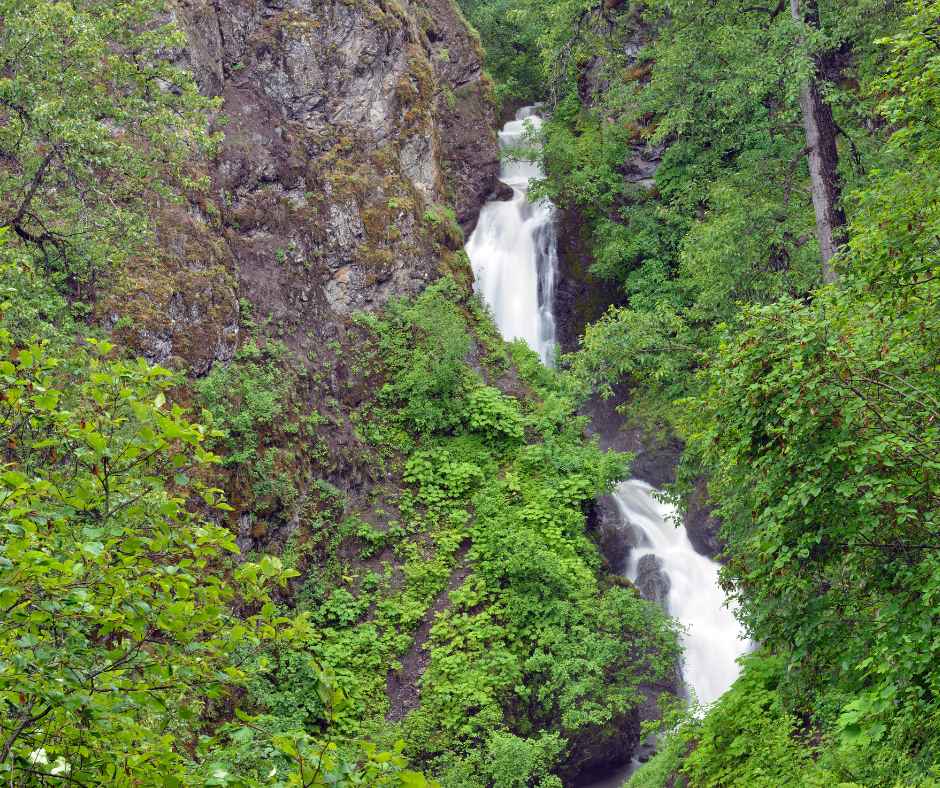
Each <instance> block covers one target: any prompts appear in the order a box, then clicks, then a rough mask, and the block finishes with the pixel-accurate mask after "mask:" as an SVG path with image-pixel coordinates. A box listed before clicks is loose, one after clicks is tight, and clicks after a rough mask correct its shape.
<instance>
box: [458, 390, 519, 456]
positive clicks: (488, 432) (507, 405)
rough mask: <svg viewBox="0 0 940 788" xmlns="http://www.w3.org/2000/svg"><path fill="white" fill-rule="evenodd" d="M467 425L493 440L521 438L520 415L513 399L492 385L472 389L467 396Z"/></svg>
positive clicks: (517, 439)
mask: <svg viewBox="0 0 940 788" xmlns="http://www.w3.org/2000/svg"><path fill="white" fill-rule="evenodd" d="M467 408H468V411H469V418H468V425H469V427H470V429H471V430H473V431H474V432H479V433H482V434H483V435H484V436H486V437H488V438H490V439H493V440H510V441H514V442H515V441H520V440H522V438H523V436H524V433H525V430H524V428H523V423H522V415H521V414H520V413H519V410H518V408H517V407H516V406H515V403H514V402H513V400H511V399H509V398H508V397H506V396H504V395H503V394H501V393H500V392H499V390H498V389H494V388H493V387H492V386H481V387H480V388H476V389H473V390H472V391H471V392H470V394H469V395H468V397H467Z"/></svg>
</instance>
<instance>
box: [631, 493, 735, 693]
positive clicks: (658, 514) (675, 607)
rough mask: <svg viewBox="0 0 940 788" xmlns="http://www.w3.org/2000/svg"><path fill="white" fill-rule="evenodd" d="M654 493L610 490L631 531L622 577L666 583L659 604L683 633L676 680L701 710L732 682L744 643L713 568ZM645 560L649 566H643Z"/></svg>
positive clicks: (716, 565) (674, 514)
mask: <svg viewBox="0 0 940 788" xmlns="http://www.w3.org/2000/svg"><path fill="white" fill-rule="evenodd" d="M654 492H655V491H654V490H653V488H652V487H650V486H649V485H648V484H646V483H645V482H641V481H637V480H632V481H628V482H621V483H620V484H619V485H617V488H616V489H615V490H614V494H613V497H614V500H615V501H616V503H617V507H618V509H619V510H620V514H621V516H622V518H623V522H624V523H625V524H626V525H628V526H630V527H631V528H632V529H633V532H634V537H635V541H636V547H634V548H633V549H632V550H631V551H630V556H629V562H628V564H627V571H626V574H627V577H628V578H629V579H630V580H632V581H634V582H638V581H639V579H640V574H641V572H642V571H643V569H646V570H647V571H649V570H650V569H651V570H652V571H653V572H658V573H660V574H661V576H662V578H663V580H664V581H665V583H666V584H668V591H667V593H666V598H665V599H664V600H662V601H663V602H664V604H665V607H666V609H667V610H668V611H669V613H670V615H672V617H673V618H675V619H676V620H677V621H678V622H679V624H680V625H681V626H682V628H683V633H682V645H683V653H684V658H683V665H682V677H683V679H684V680H685V684H686V687H687V688H688V689H689V690H690V692H691V694H693V695H694V696H695V699H696V700H697V701H698V702H699V703H701V704H702V705H707V704H709V703H712V702H713V701H715V700H717V699H718V697H719V696H720V695H721V694H722V693H723V692H724V691H725V690H726V689H728V687H730V686H731V684H732V682H733V681H734V680H735V679H736V678H737V676H738V665H737V658H738V657H739V656H741V654H743V653H744V652H745V650H746V649H747V645H748V643H747V640H746V638H745V637H744V634H743V633H742V630H741V625H740V624H739V623H738V620H737V619H736V618H735V617H734V613H733V612H732V611H731V610H730V609H729V608H728V607H727V606H726V605H725V595H724V592H723V591H722V590H721V587H720V586H719V585H718V564H716V563H715V562H714V561H712V560H710V559H709V558H706V557H705V556H703V555H700V554H699V553H697V552H696V551H695V548H693V547H692V543H691V542H690V541H689V537H688V534H686V531H685V528H677V527H676V525H675V522H676V517H677V512H676V510H675V508H673V507H672V506H670V505H669V504H666V503H663V502H662V501H659V500H657V498H656V497H654ZM647 556H650V557H653V559H652V561H650V560H649V559H647V560H646V561H644V558H646V557H647ZM651 563H652V564H653V565H652V566H650V564H651ZM644 564H646V567H644V566H643V565H644Z"/></svg>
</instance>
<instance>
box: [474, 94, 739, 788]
mask: <svg viewBox="0 0 940 788" xmlns="http://www.w3.org/2000/svg"><path fill="white" fill-rule="evenodd" d="M541 122H542V120H541V118H539V117H538V116H537V115H536V114H535V108H533V107H526V108H523V109H521V110H520V111H519V112H518V113H517V115H516V119H515V120H514V121H510V122H509V123H507V124H506V126H505V127H504V128H503V130H502V131H501V132H500V135H499V139H500V146H501V147H502V148H503V149H506V148H512V147H514V146H517V145H519V143H520V142H523V141H524V137H525V133H526V127H527V126H528V125H529V124H531V125H532V126H533V127H535V128H538V126H539V125H541ZM542 175H543V173H542V170H541V168H540V167H539V165H538V164H537V163H535V162H530V161H518V160H507V161H504V163H503V166H502V168H501V172H500V180H501V181H503V183H505V184H507V185H509V186H510V187H512V191H513V196H512V199H511V200H508V201H493V202H489V203H487V204H486V205H485V206H484V207H483V210H482V211H481V213H480V220H479V223H478V224H477V227H476V230H474V232H473V234H472V235H471V236H470V238H469V240H468V241H467V246H466V250H467V254H468V255H469V257H470V263H471V266H472V268H473V275H474V279H475V282H476V289H477V292H479V293H480V295H481V296H482V298H483V300H484V302H485V303H486V304H487V305H488V306H489V308H490V310H491V311H492V313H493V316H494V318H495V320H496V324H497V326H498V327H499V330H500V333H501V334H502V335H503V336H504V337H505V338H506V339H510V340H512V339H523V340H525V341H526V342H527V343H528V345H529V346H530V347H531V348H532V349H533V350H535V351H536V352H537V353H538V354H539V356H540V358H541V359H542V361H543V362H544V363H546V364H551V363H553V360H554V359H553V354H554V349H555V319H554V315H553V312H552V302H553V297H554V290H555V280H556V278H557V271H558V256H557V245H556V237H555V225H554V206H552V204H551V203H550V202H547V201H543V202H540V203H536V204H533V203H530V202H529V201H528V194H527V192H528V184H529V180H530V179H531V178H539V177H542ZM655 492H656V491H655V490H654V489H653V488H652V487H650V486H649V485H648V484H646V483H645V482H641V481H636V480H633V481H625V482H621V483H620V484H619V485H618V486H617V488H616V490H615V491H614V499H615V500H616V502H617V506H618V508H619V510H620V514H621V516H622V518H623V523H624V526H626V527H630V528H632V529H633V531H634V533H635V536H636V540H635V541H636V543H637V546H636V547H635V548H633V550H631V553H630V556H629V565H628V568H627V576H628V577H629V578H630V579H631V580H633V581H636V580H637V570H638V567H639V563H640V561H641V560H642V559H643V558H644V556H648V555H654V556H656V558H657V559H658V560H659V561H660V562H661V568H660V571H661V572H662V573H663V574H664V575H665V576H666V577H667V578H668V582H669V592H668V595H667V597H666V599H664V600H663V602H664V604H665V606H666V608H667V611H668V612H669V614H670V615H672V616H673V617H674V618H676V619H677V620H678V621H679V624H680V625H681V626H682V628H683V635H682V645H683V647H684V661H683V671H682V674H683V679H684V681H685V683H686V686H687V688H688V690H689V692H690V695H693V696H694V697H695V699H696V700H697V701H698V702H699V703H700V704H703V705H707V704H709V703H712V702H713V701H715V700H716V699H717V698H718V697H719V696H720V695H721V694H722V693H723V692H724V691H725V690H726V689H728V687H729V686H731V683H732V682H733V681H734V679H735V678H736V677H737V675H738V665H737V663H736V660H737V658H738V657H739V656H740V655H741V654H743V653H744V652H745V651H746V650H747V648H748V643H747V641H746V640H744V639H743V637H742V634H741V629H740V626H739V624H738V622H737V620H736V619H735V617H734V614H733V613H732V611H731V610H729V609H728V607H727V606H726V605H725V596H724V593H723V592H722V590H721V588H720V587H719V585H718V564H716V563H715V562H714V561H712V560H710V559H709V558H706V557H705V556H703V555H700V554H699V553H697V552H695V549H694V548H693V547H692V543H691V542H690V541H689V537H688V535H687V534H686V530H685V528H681V527H680V528H677V527H676V525H675V522H676V512H675V509H674V508H673V507H672V506H670V505H668V504H665V503H662V502H661V501H659V500H657V499H656V497H655ZM635 765H636V764H634V766H635ZM631 771H632V767H626V768H625V769H623V770H619V771H616V772H613V773H611V774H609V775H608V776H607V777H606V778H605V779H604V780H603V781H601V782H599V783H596V784H595V786H593V788H608V786H614V785H620V784H621V783H622V782H623V779H624V778H625V777H626V776H628V775H629V774H630V772H631Z"/></svg>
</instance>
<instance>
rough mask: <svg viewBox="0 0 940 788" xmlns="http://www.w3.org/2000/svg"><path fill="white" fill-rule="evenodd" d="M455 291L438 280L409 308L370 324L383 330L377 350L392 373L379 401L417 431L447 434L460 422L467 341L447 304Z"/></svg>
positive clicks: (453, 309) (400, 305)
mask: <svg viewBox="0 0 940 788" xmlns="http://www.w3.org/2000/svg"><path fill="white" fill-rule="evenodd" d="M455 291H456V285H455V284H454V283H453V282H452V281H450V280H447V279H445V280H442V281H441V282H439V283H436V284H434V285H432V286H431V287H429V288H427V290H425V291H424V293H422V294H421V295H420V296H419V297H418V298H417V299H416V300H415V301H414V303H410V304H409V303H406V302H398V303H397V304H393V305H392V306H391V307H390V310H389V319H388V322H387V323H385V324H378V323H375V322H373V323H372V325H373V326H374V327H376V328H378V327H380V326H381V328H382V329H383V330H382V333H381V335H380V337H379V342H380V348H381V352H382V357H383V359H384V360H385V361H386V363H387V364H388V366H389V369H390V371H391V372H392V375H391V376H390V380H389V381H388V382H387V383H386V384H385V386H384V387H383V389H382V392H381V396H382V398H383V399H384V400H385V401H386V402H394V403H399V402H400V403H402V404H403V413H404V415H405V418H406V420H407V422H408V423H409V425H410V426H412V427H414V428H415V429H417V430H418V431H419V432H436V431H442V430H447V429H450V428H453V427H455V426H457V424H458V423H459V421H460V409H461V406H460V397H461V396H462V395H463V389H464V385H465V381H466V367H465V365H464V359H465V357H466V356H467V354H468V353H469V352H470V336H469V334H468V333H467V329H466V327H465V324H464V321H463V318H462V316H461V314H460V311H459V310H458V308H457V306H456V304H455V303H454V302H453V300H451V298H452V296H453V294H454V293H455ZM449 296H450V297H449ZM361 319H362V320H363V321H365V322H368V318H367V317H362V318H361Z"/></svg>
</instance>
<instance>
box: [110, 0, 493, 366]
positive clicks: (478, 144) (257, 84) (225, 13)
mask: <svg viewBox="0 0 940 788" xmlns="http://www.w3.org/2000/svg"><path fill="white" fill-rule="evenodd" d="M175 16H176V19H177V21H178V22H179V23H180V24H181V26H182V27H183V28H184V29H185V30H186V32H187V34H188V38H189V44H188V47H187V48H186V49H185V50H184V51H182V52H180V53H179V57H180V59H181V60H182V61H183V62H184V63H185V64H186V65H187V66H189V67H190V69H191V70H192V71H193V73H194V74H195V76H196V78H197V80H198V82H199V85H200V87H201V89H202V90H203V91H204V92H205V93H206V94H208V95H212V96H218V97H219V98H220V109H219V115H218V118H217V127H218V128H219V130H220V131H222V132H223V133H224V139H223V140H222V142H221V145H220V148H219V150H218V153H217V156H216V157H215V158H214V160H212V161H209V162H204V163H203V168H204V173H203V174H204V175H206V176H207V177H208V178H210V179H211V183H212V187H211V191H210V193H209V194H208V195H205V194H203V195H200V196H199V198H198V199H196V200H194V202H193V204H192V205H190V206H187V208H186V209H185V210H184V209H183V208H180V207H178V206H158V207H157V208H156V212H157V214H158V218H159V225H160V228H161V230H160V239H159V240H160V243H159V246H160V248H161V256H160V259H159V260H158V261H156V262H154V261H152V260H151V261H148V262H146V263H141V264H140V266H139V268H134V267H131V268H130V269H129V270H128V271H127V272H125V275H124V277H123V279H122V280H121V281H119V282H118V283H117V284H116V286H115V287H114V288H113V289H112V292H111V293H110V296H111V297H110V299H107V300H106V302H105V304H104V314H105V317H106V319H107V320H109V321H110V322H111V323H112V324H113V325H114V326H116V327H117V329H118V330H123V332H124V334H125V337H124V338H125V339H126V340H127V341H129V342H130V344H132V345H134V346H136V347H138V348H140V349H141V350H142V351H143V352H144V353H145V355H147V356H148V357H149V358H150V359H152V360H155V361H160V362H167V361H168V360H170V359H173V358H174V357H175V358H176V360H177V365H178V366H185V367H188V368H189V369H190V370H191V371H192V372H193V373H195V374H196V375H202V374H205V373H206V372H207V371H208V370H209V369H210V367H211V366H212V364H213V363H214V362H216V361H227V360H229V359H231V358H232V356H233V354H234V352H235V349H236V347H237V346H238V344H239V342H240V341H243V339H244V338H243V337H240V333H242V331H241V329H242V328H243V324H244V322H245V318H246V315H244V314H241V313H242V312H243V311H246V310H247V311H250V313H251V314H250V316H248V317H249V318H250V319H251V320H253V321H254V322H255V323H259V322H263V323H264V324H265V325H266V327H267V333H269V334H270V335H273V336H276V337H277V338H279V339H281V340H283V341H284V342H285V343H286V344H287V345H288V346H289V347H290V348H291V349H292V350H295V351H297V352H299V353H300V354H302V355H305V356H309V355H316V354H317V349H318V347H319V346H321V345H322V344H323V343H324V342H327V341H329V340H337V339H341V335H342V326H343V323H344V321H345V318H346V316H348V315H350V314H351V313H352V312H354V311H356V310H360V309H366V310H369V309H373V308H376V307H379V306H381V305H383V304H385V303H386V302H387V301H388V300H389V299H390V298H391V297H393V296H396V295H408V294H413V293H415V292H418V291H420V290H421V289H423V288H424V287H425V286H426V284H427V283H428V282H429V281H431V280H433V279H435V278H436V277H437V276H438V275H439V274H440V273H441V272H442V271H445V270H454V269H456V270H459V269H460V268H461V267H462V265H463V263H462V261H461V260H460V259H459V258H458V256H457V255H455V254H454V253H455V252H457V251H458V250H460V248H461V244H462V237H461V232H460V226H459V225H462V226H463V227H464V228H469V227H471V226H472V225H473V224H474V222H475V221H476V215H477V212H478V210H479V207H480V205H481V204H482V202H483V201H484V199H485V197H486V195H487V194H488V193H489V191H490V190H491V188H492V185H493V182H494V180H495V176H496V174H497V172H498V151H497V147H496V140H495V135H494V132H493V129H494V127H495V121H494V105H493V101H492V96H491V90H490V85H489V83H488V81H487V78H486V77H485V75H484V74H483V71H482V51H481V49H480V46H479V43H478V42H477V40H476V39H475V38H474V35H473V34H472V33H471V31H470V29H469V28H468V27H467V25H466V24H465V22H464V21H463V19H462V17H461V16H460V13H459V11H458V10H457V8H456V6H455V5H454V4H453V2H452V0H417V1H415V2H398V1H397V0H388V1H387V2H384V1H379V2H373V0H332V1H329V0H328V1H327V2H320V1H319V0H316V1H314V0H179V2H178V3H177V6H176V12H175Z"/></svg>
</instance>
